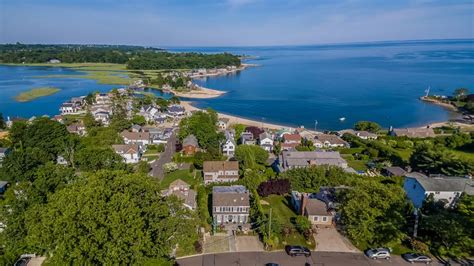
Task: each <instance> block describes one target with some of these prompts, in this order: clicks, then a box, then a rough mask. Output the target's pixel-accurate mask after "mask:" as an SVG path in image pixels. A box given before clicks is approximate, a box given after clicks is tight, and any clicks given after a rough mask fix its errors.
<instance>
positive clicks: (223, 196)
mask: <svg viewBox="0 0 474 266" xmlns="http://www.w3.org/2000/svg"><path fill="white" fill-rule="evenodd" d="M212 206H250V201H249V192H248V190H247V189H246V188H245V187H244V186H240V185H234V186H215V187H213V188H212Z"/></svg>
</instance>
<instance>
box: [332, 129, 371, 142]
mask: <svg viewBox="0 0 474 266" xmlns="http://www.w3.org/2000/svg"><path fill="white" fill-rule="evenodd" d="M337 134H338V135H339V136H341V137H342V136H343V135H344V134H351V135H354V136H356V137H359V138H360V139H363V140H375V139H377V138H378V135H377V134H375V133H372V132H369V131H363V130H353V129H345V130H341V131H338V132H337Z"/></svg>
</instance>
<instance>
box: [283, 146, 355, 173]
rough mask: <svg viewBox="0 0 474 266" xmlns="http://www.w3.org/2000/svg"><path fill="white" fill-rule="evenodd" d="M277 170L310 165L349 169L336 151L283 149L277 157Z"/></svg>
mask: <svg viewBox="0 0 474 266" xmlns="http://www.w3.org/2000/svg"><path fill="white" fill-rule="evenodd" d="M279 163H280V165H279V169H278V170H279V171H281V172H282V171H286V170H288V169H294V168H302V167H309V166H312V165H328V166H338V167H341V168H343V169H347V170H350V169H349V167H348V165H347V162H346V161H345V160H344V159H343V158H342V157H341V155H340V154H339V152H337V151H283V152H282V153H281V155H280V158H279Z"/></svg>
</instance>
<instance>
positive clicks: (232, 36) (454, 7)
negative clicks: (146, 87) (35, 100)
mask: <svg viewBox="0 0 474 266" xmlns="http://www.w3.org/2000/svg"><path fill="white" fill-rule="evenodd" d="M458 38H474V0H467V1H466V0H411V1H410V0H393V1H385V0H365V1H363V0H341V1H337V0H154V1H153V0H133V1H127V0H95V1H93V0H82V1H81V0H0V43H14V42H21V43H77V44H134V45H146V46H161V47H166V46H260V45H307V44H322V43H348V42H370V41H387V40H421V39H458Z"/></svg>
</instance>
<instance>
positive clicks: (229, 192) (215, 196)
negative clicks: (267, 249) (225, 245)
mask: <svg viewBox="0 0 474 266" xmlns="http://www.w3.org/2000/svg"><path fill="white" fill-rule="evenodd" d="M249 213H250V197H249V191H248V190H247V189H246V188H245V187H244V186H240V185H234V186H215V187H213V188H212V218H213V220H214V223H215V224H222V225H224V226H232V225H233V224H236V225H240V226H246V227H247V226H248V224H247V223H248V222H249Z"/></svg>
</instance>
